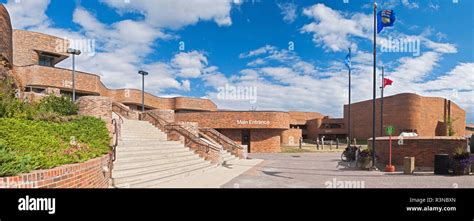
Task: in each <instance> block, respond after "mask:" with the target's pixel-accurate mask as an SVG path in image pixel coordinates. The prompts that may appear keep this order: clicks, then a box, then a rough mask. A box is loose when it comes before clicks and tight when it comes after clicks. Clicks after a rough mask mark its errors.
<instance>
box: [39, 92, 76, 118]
mask: <svg viewBox="0 0 474 221" xmlns="http://www.w3.org/2000/svg"><path fill="white" fill-rule="evenodd" d="M38 110H39V112H52V113H57V114H60V115H62V116H70V115H75V114H77V111H78V107H77V105H76V104H75V103H74V102H73V101H72V99H71V98H69V97H67V96H61V97H57V96H54V95H49V96H46V97H44V98H43V99H41V101H40V103H39V104H38Z"/></svg>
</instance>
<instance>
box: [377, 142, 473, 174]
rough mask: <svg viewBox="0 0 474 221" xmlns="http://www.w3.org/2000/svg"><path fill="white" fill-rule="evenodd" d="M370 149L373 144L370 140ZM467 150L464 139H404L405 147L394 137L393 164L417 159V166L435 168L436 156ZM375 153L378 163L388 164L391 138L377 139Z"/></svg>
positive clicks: (401, 163)
mask: <svg viewBox="0 0 474 221" xmlns="http://www.w3.org/2000/svg"><path fill="white" fill-rule="evenodd" d="M368 144H369V148H372V142H371V141H370V139H369V142H368ZM458 147H462V148H467V143H466V139H465V138H462V137H404V138H403V145H399V144H398V137H392V164H394V165H400V166H401V165H403V158H404V157H415V166H416V167H422V168H425V169H426V168H434V157H435V155H436V154H450V155H451V154H452V152H453V151H454V149H456V148H458ZM375 151H376V154H377V156H378V163H379V164H382V165H386V164H388V158H389V138H388V137H377V138H376V139H375Z"/></svg>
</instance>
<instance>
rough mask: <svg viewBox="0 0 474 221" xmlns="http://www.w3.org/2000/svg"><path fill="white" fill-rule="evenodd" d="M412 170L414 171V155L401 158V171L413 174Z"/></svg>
mask: <svg viewBox="0 0 474 221" xmlns="http://www.w3.org/2000/svg"><path fill="white" fill-rule="evenodd" d="M414 171H415V158H414V157H405V158H403V173H405V174H413V172H414Z"/></svg>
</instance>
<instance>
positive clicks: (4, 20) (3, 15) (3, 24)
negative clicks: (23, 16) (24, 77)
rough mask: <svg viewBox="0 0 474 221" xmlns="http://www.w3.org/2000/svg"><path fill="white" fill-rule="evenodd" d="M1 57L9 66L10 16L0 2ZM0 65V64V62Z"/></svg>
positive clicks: (10, 48)
mask: <svg viewBox="0 0 474 221" xmlns="http://www.w3.org/2000/svg"><path fill="white" fill-rule="evenodd" d="M1 57H3V58H4V59H5V60H6V63H8V66H11V65H12V63H13V43H12V26H11V22H10V16H9V15H8V11H7V10H6V9H5V7H4V6H3V4H0V61H1V60H2V59H1ZM0 66H2V65H1V64H0Z"/></svg>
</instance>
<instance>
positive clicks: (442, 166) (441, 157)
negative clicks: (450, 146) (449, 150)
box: [434, 154, 449, 175]
mask: <svg viewBox="0 0 474 221" xmlns="http://www.w3.org/2000/svg"><path fill="white" fill-rule="evenodd" d="M434 164H435V165H434V173H435V174H437V175H446V174H448V169H449V155H448V154H436V155H435V162H434Z"/></svg>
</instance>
